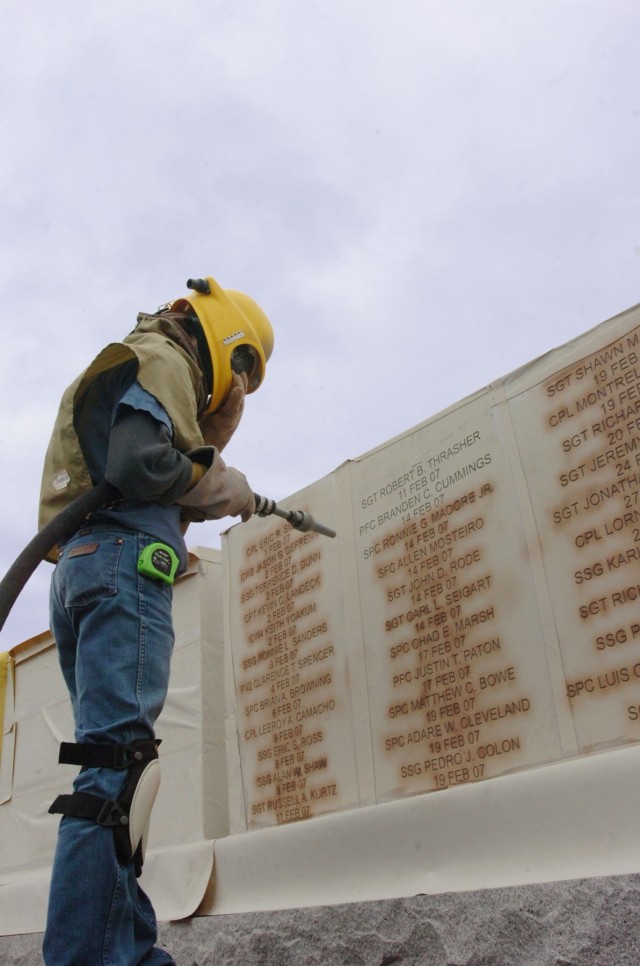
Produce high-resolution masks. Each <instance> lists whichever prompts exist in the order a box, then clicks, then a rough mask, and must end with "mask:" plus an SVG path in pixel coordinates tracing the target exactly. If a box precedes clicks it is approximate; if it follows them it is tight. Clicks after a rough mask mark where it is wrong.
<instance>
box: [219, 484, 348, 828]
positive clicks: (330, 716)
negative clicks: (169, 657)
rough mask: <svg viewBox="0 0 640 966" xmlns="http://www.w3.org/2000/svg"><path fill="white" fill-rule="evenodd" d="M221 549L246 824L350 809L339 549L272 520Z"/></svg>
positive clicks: (241, 530)
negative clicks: (230, 602) (225, 557)
mask: <svg viewBox="0 0 640 966" xmlns="http://www.w3.org/2000/svg"><path fill="white" fill-rule="evenodd" d="M327 486H328V490H329V495H330V492H331V486H330V481H329V483H328V484H327ZM322 496H323V494H322V487H321V486H320V487H317V488H316V490H315V491H314V506H313V512H314V513H315V514H318V518H319V519H320V516H319V514H320V513H321V511H322V508H323V505H324V506H325V507H326V512H325V518H326V519H327V520H329V519H330V517H331V516H332V515H333V513H334V512H335V510H334V506H335V503H334V501H333V500H330V499H329V500H323V498H322ZM294 508H295V509H310V507H308V506H295V507H294ZM229 545H230V555H229V571H230V574H231V593H232V594H233V593H234V592H236V590H237V593H236V597H235V601H234V606H232V608H231V611H230V633H231V638H232V641H233V649H232V661H233V678H234V685H235V702H236V714H237V731H238V741H239V755H240V767H241V772H242V781H243V790H244V805H245V811H246V821H247V827H249V828H254V827H259V826H264V825H274V824H280V823H283V822H289V821H294V820H296V819H301V818H310V817H312V816H314V815H320V814H322V813H323V812H329V811H335V810H336V809H344V808H348V807H350V806H352V805H354V804H356V803H357V802H358V788H357V768H356V762H355V750H354V742H353V723H352V714H351V696H350V689H349V685H348V680H347V659H346V650H345V642H344V638H345V632H344V619H343V615H342V608H341V586H340V563H339V559H338V555H339V551H338V545H336V544H335V543H334V541H332V540H330V539H327V538H326V537H323V536H320V535H319V534H317V533H314V532H309V533H300V532H298V531H296V530H294V529H292V528H291V527H290V526H289V525H288V524H287V523H286V522H285V521H283V520H281V519H278V518H277V517H271V518H269V519H265V520H255V521H252V522H251V523H250V524H245V525H243V526H242V527H237V528H235V529H234V531H233V540H230V541H229Z"/></svg>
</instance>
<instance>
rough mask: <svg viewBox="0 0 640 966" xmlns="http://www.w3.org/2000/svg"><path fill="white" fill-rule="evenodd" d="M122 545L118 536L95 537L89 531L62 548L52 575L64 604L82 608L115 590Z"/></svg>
mask: <svg viewBox="0 0 640 966" xmlns="http://www.w3.org/2000/svg"><path fill="white" fill-rule="evenodd" d="M122 546H123V540H122V538H121V537H113V536H111V537H107V538H103V539H102V540H96V537H95V534H92V535H91V536H90V537H89V538H88V539H86V540H83V541H82V542H80V541H78V542H76V541H74V542H73V543H71V544H70V545H69V546H68V547H66V548H65V550H64V552H63V555H62V559H61V560H60V562H59V563H58V566H57V568H56V573H55V578H54V581H55V584H56V585H57V586H56V590H57V593H58V594H59V598H60V601H61V602H62V603H63V605H64V606H65V607H86V606H87V604H92V603H93V602H94V601H96V600H101V599H102V598H103V597H112V596H113V595H114V594H115V593H116V591H117V589H118V563H119V561H120V554H121V552H122Z"/></svg>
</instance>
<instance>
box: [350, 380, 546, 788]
mask: <svg viewBox="0 0 640 966" xmlns="http://www.w3.org/2000/svg"><path fill="white" fill-rule="evenodd" d="M495 403H496V399H494V398H492V394H491V393H490V392H485V393H482V394H479V395H478V396H476V397H475V398H474V399H472V400H471V401H468V402H467V403H466V404H464V405H462V406H460V407H459V408H457V409H455V410H454V411H452V412H449V413H448V414H446V415H443V416H442V417H440V418H438V419H436V420H434V421H432V422H429V423H427V424H425V425H423V426H421V427H418V428H417V429H416V430H415V431H414V432H412V433H410V434H409V435H406V436H404V437H402V438H401V439H399V440H397V441H395V442H393V443H391V444H389V445H388V446H386V447H383V448H381V449H379V450H377V451H376V452H375V453H372V454H370V455H369V456H368V457H366V458H365V459H363V460H361V461H359V462H358V463H356V464H355V465H354V467H353V471H352V480H353V487H352V489H353V495H354V499H353V505H354V518H355V524H356V530H357V544H356V546H357V556H358V574H359V584H360V600H361V602H363V603H364V606H362V614H361V616H362V624H363V629H364V641H365V660H366V665H367V678H368V682H369V697H370V714H371V720H372V731H373V753H374V760H375V778H376V790H377V797H378V799H379V800H384V799H388V798H396V797H398V796H399V795H405V794H411V793H416V792H421V791H428V790H430V789H436V788H445V787H447V786H449V785H456V784H460V783H464V782H468V781H473V780H477V779H484V778H489V777H492V776H494V775H498V774H501V773H502V772H504V771H509V770H512V769H514V768H521V767H523V766H524V765H531V764H534V763H538V762H542V761H549V760H552V759H555V758H557V757H559V755H560V753H561V747H560V741H559V736H558V726H557V722H556V714H555V709H554V702H553V693H552V689H551V687H550V681H549V669H548V666H547V661H546V656H545V648H544V643H543V640H542V635H541V628H540V622H539V620H538V615H537V608H536V599H535V595H534V594H533V593H532V590H531V588H532V583H533V580H532V574H531V569H530V562H529V556H528V551H527V543H526V539H525V535H524V531H523V528H522V523H521V519H520V514H519V510H518V505H517V502H516V500H515V493H514V488H513V483H512V478H511V471H510V467H509V462H508V460H507V458H506V456H505V452H504V444H503V440H502V439H501V436H500V425H499V421H498V420H497V419H495V418H494V404H495Z"/></svg>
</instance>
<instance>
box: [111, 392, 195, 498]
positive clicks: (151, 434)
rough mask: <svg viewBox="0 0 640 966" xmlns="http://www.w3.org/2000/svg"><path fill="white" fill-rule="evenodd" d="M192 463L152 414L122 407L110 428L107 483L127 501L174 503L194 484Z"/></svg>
mask: <svg viewBox="0 0 640 966" xmlns="http://www.w3.org/2000/svg"><path fill="white" fill-rule="evenodd" d="M191 468H192V463H191V460H190V459H189V458H188V457H187V456H185V455H184V453H181V452H180V451H179V450H177V449H175V447H174V446H173V445H172V442H171V436H170V433H169V429H168V428H167V426H165V424H164V423H162V422H160V421H159V420H157V419H155V418H154V417H153V416H152V415H151V414H150V413H149V412H147V411H145V410H142V409H132V408H130V407H129V406H120V407H119V410H118V415H117V417H116V419H115V421H114V423H113V426H112V427H111V434H110V437H109V453H108V457H107V467H106V472H105V479H106V480H107V482H108V483H112V484H113V485H114V486H116V487H117V488H118V490H120V492H121V493H122V495H123V496H124V497H125V498H126V499H128V500H145V501H148V502H155V503H162V504H169V503H175V501H176V500H177V499H178V497H180V496H182V495H183V494H184V493H186V491H187V489H188V487H189V484H190V482H191Z"/></svg>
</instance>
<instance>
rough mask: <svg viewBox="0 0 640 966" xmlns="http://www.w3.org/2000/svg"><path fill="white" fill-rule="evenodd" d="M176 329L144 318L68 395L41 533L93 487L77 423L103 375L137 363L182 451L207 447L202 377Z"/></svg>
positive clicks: (52, 452) (48, 459)
mask: <svg viewBox="0 0 640 966" xmlns="http://www.w3.org/2000/svg"><path fill="white" fill-rule="evenodd" d="M176 328H177V327H176V325H175V323H173V322H172V321H171V319H170V318H167V317H165V316H151V315H145V314H143V313H141V314H140V315H139V316H138V325H137V327H136V329H134V331H133V332H132V333H131V334H130V335H128V336H126V338H125V339H123V341H122V342H114V343H111V344H110V345H108V346H107V347H106V348H105V349H103V350H102V352H101V353H100V354H99V355H98V356H97V357H96V358H95V359H94V360H93V362H92V363H91V365H90V366H88V368H87V369H85V370H84V372H83V373H81V374H80V375H79V376H78V378H77V379H76V380H75V381H74V382H73V383H72V384H71V385H70V386H69V388H68V389H67V390H66V391H65V393H64V395H63V397H62V401H61V403H60V409H59V410H58V416H57V418H56V422H55V425H54V428H53V433H52V436H51V440H50V442H49V447H48V449H47V453H46V456H45V462H44V470H43V473H42V485H41V489H40V511H39V517H38V527H39V528H40V529H42V527H43V526H45V525H46V524H47V523H48V522H49V521H50V520H51V519H53V517H54V516H55V515H56V514H57V513H59V512H60V511H61V510H63V509H64V508H65V507H66V506H68V504H69V503H71V501H72V500H74V499H75V498H76V497H77V496H80V495H81V494H82V493H84V492H85V491H86V490H88V489H91V487H92V485H93V484H92V481H91V477H90V476H89V470H88V469H87V465H86V463H85V460H84V457H83V455H82V450H81V448H80V442H79V440H78V437H77V434H76V431H75V429H74V424H73V423H74V419H73V417H74V411H75V407H76V405H77V403H78V401H79V400H80V399H81V398H82V395H83V393H84V392H85V391H86V389H87V387H88V386H89V385H90V384H91V382H92V381H93V380H94V379H95V378H96V377H97V376H98V375H99V374H100V373H102V372H106V371H107V370H108V369H111V368H114V367H115V366H120V365H123V364H124V363H126V362H130V361H131V360H132V359H136V360H137V362H138V372H137V379H138V382H139V383H140V385H141V386H142V387H143V389H146V390H147V392H150V393H151V394H152V395H153V396H155V398H156V399H157V400H158V402H160V403H161V405H162V406H164V408H165V409H166V411H167V413H168V414H169V417H170V419H171V423H172V427H173V445H174V446H175V447H176V449H179V450H180V451H181V452H183V453H186V452H188V451H189V450H191V449H195V448H196V447H198V446H202V445H203V439H202V433H201V431H200V427H199V426H198V414H199V413H200V412H202V410H203V407H204V402H205V400H204V389H203V383H202V373H201V371H200V369H199V367H198V365H197V363H196V361H195V359H193V358H192V356H191V355H190V354H189V352H188V351H187V350H186V349H185V348H183V347H182V345H180V344H179V341H176V338H175V336H176V334H177V333H176ZM178 335H179V333H178ZM172 336H173V338H172ZM52 559H55V554H54V555H53V557H52Z"/></svg>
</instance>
